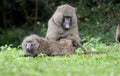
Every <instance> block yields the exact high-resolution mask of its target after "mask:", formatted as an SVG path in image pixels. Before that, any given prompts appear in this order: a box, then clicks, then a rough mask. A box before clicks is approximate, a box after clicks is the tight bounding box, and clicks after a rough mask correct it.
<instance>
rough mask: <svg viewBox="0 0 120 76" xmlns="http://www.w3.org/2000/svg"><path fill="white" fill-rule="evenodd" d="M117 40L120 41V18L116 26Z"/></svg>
mask: <svg viewBox="0 0 120 76" xmlns="http://www.w3.org/2000/svg"><path fill="white" fill-rule="evenodd" d="M115 40H116V42H118V43H120V19H119V20H118V25H117V28H116V34H115Z"/></svg>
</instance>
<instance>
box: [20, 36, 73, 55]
mask: <svg viewBox="0 0 120 76" xmlns="http://www.w3.org/2000/svg"><path fill="white" fill-rule="evenodd" d="M22 48H23V50H24V52H25V54H24V56H25V57H27V56H33V57H36V56H37V55H38V54H40V53H42V54H46V55H70V54H75V49H74V47H73V44H72V40H70V39H61V40H60V41H59V42H57V41H53V40H47V39H45V38H42V37H39V36H37V35H30V36H27V37H25V39H24V40H23V42H22Z"/></svg>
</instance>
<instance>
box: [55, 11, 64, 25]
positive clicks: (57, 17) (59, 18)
mask: <svg viewBox="0 0 120 76" xmlns="http://www.w3.org/2000/svg"><path fill="white" fill-rule="evenodd" d="M53 20H54V23H55V24H57V25H59V26H61V24H62V21H63V15H62V13H60V12H57V11H56V12H55V14H54V15H53Z"/></svg>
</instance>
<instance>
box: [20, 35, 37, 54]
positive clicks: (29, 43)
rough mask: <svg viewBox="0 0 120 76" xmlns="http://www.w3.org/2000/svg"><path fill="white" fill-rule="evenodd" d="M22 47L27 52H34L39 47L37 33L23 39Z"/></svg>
mask: <svg viewBox="0 0 120 76" xmlns="http://www.w3.org/2000/svg"><path fill="white" fill-rule="evenodd" d="M22 48H23V49H24V50H26V51H27V52H30V53H33V52H34V51H35V50H37V49H38V48H39V43H38V37H37V36H36V35H30V36H28V37H26V38H25V39H24V40H23V43H22Z"/></svg>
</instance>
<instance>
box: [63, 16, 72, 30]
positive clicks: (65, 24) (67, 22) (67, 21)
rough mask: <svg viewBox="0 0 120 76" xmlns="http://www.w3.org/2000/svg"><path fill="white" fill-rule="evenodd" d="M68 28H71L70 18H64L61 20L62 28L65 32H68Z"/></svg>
mask: <svg viewBox="0 0 120 76" xmlns="http://www.w3.org/2000/svg"><path fill="white" fill-rule="evenodd" d="M70 26H71V18H70V17H64V19H63V28H64V29H65V30H68V29H70Z"/></svg>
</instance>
